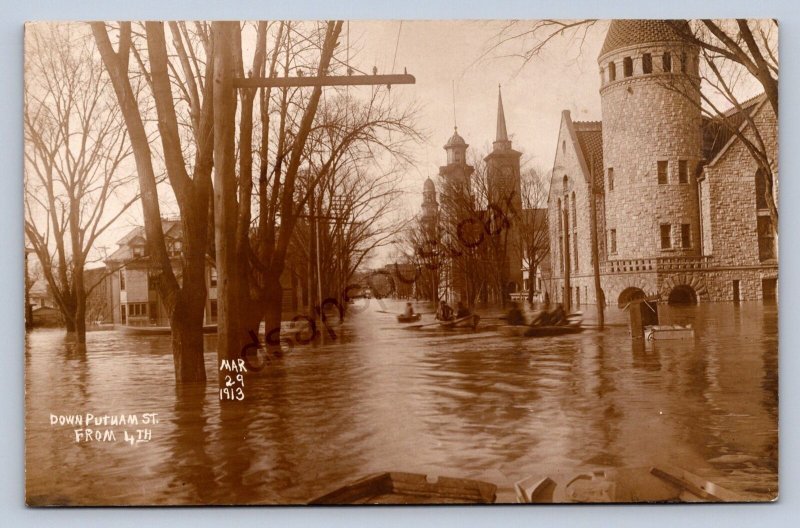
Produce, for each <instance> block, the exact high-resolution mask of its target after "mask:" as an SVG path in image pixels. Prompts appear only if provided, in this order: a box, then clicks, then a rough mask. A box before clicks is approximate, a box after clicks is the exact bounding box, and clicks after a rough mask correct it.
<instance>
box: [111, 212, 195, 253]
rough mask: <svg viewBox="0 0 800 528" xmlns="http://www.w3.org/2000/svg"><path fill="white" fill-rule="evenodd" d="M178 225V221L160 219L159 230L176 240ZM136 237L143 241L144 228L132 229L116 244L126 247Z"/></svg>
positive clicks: (178, 232) (178, 230)
mask: <svg viewBox="0 0 800 528" xmlns="http://www.w3.org/2000/svg"><path fill="white" fill-rule="evenodd" d="M180 223H181V222H180V220H172V219H166V218H162V219H161V229H162V231H164V234H165V235H169V236H171V237H172V238H176V236H180ZM176 227H177V229H176ZM136 237H142V238H143V239H146V237H145V232H144V226H136V227H134V228H133V229H131V230H130V231H129V232H128V234H127V235H125V236H124V237H122V238H121V239H119V240H118V241H117V244H118V245H120V246H123V245H125V246H126V245H128V244H130V243H131V241H132V240H133V239H134V238H136Z"/></svg>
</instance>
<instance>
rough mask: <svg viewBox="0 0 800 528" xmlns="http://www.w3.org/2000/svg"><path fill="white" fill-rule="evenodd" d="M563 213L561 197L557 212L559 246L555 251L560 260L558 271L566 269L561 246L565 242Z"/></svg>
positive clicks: (557, 258)
mask: <svg viewBox="0 0 800 528" xmlns="http://www.w3.org/2000/svg"><path fill="white" fill-rule="evenodd" d="M561 215H562V212H561V198H559V199H558V212H557V214H556V223H557V224H558V247H557V248H556V249H555V251H554V253H555V257H556V260H558V271H560V272H563V271H564V259H563V258H561V248H562V247H563V244H564V231H563V228H564V225H563V223H562V221H561Z"/></svg>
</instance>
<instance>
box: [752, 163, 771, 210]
mask: <svg viewBox="0 0 800 528" xmlns="http://www.w3.org/2000/svg"><path fill="white" fill-rule="evenodd" d="M767 183H769V186H767ZM770 188H772V174H768V173H765V172H764V171H763V170H762V169H758V170H757V171H756V209H758V210H765V209H768V208H769V202H768V201H767V198H768V193H769V191H768V190H767V189H770Z"/></svg>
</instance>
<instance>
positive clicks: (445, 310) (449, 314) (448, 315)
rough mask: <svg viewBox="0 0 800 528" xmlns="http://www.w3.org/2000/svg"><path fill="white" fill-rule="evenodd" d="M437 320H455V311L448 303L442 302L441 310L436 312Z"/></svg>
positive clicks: (440, 304)
mask: <svg viewBox="0 0 800 528" xmlns="http://www.w3.org/2000/svg"><path fill="white" fill-rule="evenodd" d="M436 319H437V320H439V321H452V320H453V309H452V308H451V307H450V305H449V304H447V302H445V301H442V302H440V303H439V310H437V311H436Z"/></svg>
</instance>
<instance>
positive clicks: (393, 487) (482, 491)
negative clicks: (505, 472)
mask: <svg viewBox="0 0 800 528" xmlns="http://www.w3.org/2000/svg"><path fill="white" fill-rule="evenodd" d="M496 491H497V486H495V485H494V484H491V483H489V482H482V481H479V480H469V479H461V478H452V477H435V476H429V475H422V474H419V473H401V472H396V471H392V472H386V473H377V474H374V475H370V476H367V477H364V478H362V479H360V480H357V481H355V482H352V483H350V484H347V485H345V486H342V487H340V488H337V489H335V490H333V491H331V492H329V493H326V494H325V495H322V496H319V497H317V498H315V499H312V500H311V501H309V504H491V503H493V502H494V501H495V500H496V498H497V495H496Z"/></svg>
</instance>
